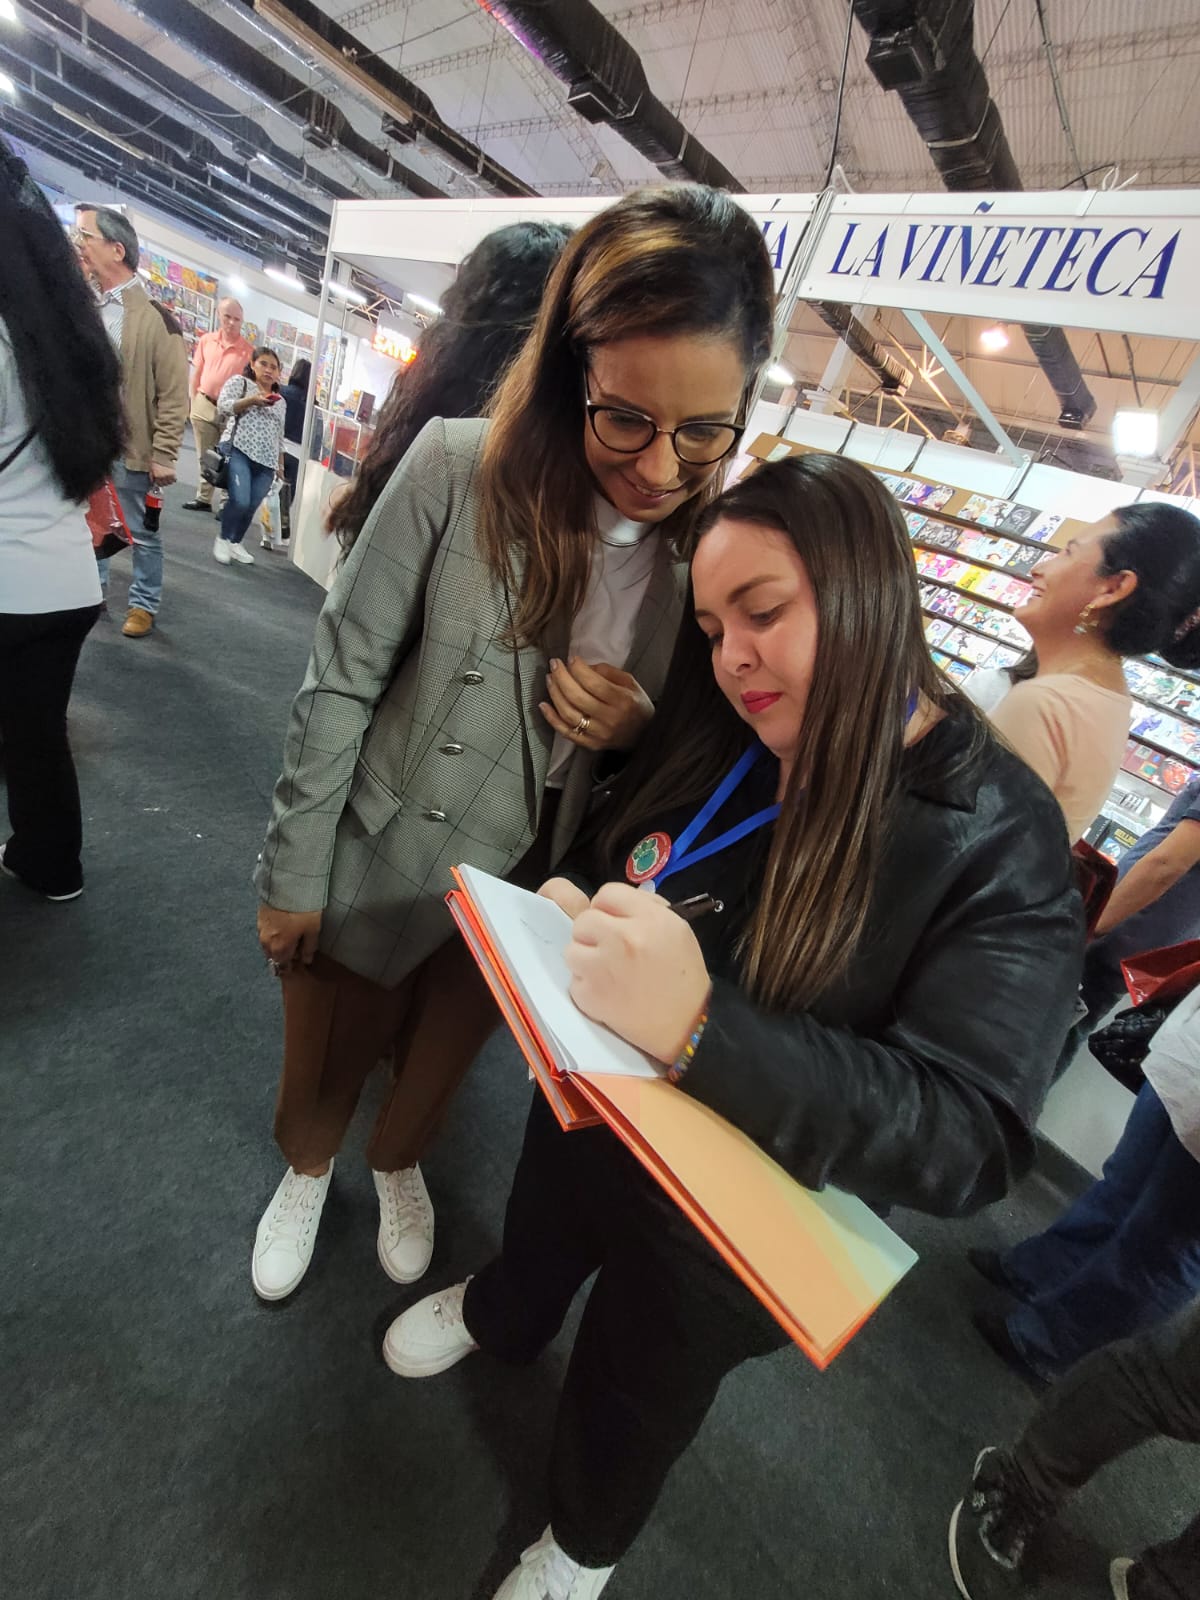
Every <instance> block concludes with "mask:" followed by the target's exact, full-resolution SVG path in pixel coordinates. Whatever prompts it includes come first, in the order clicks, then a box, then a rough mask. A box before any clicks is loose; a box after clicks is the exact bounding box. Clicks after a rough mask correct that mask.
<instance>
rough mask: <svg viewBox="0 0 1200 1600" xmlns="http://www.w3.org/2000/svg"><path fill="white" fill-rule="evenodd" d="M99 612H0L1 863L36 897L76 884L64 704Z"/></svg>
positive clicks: (78, 871) (77, 822) (79, 878)
mask: <svg viewBox="0 0 1200 1600" xmlns="http://www.w3.org/2000/svg"><path fill="white" fill-rule="evenodd" d="M100 609H101V608H100V607H99V606H84V607H82V608H81V609H80V610H77V611H47V612H41V613H36V614H34V615H31V616H25V615H23V614H21V613H17V612H3V613H0V740H2V741H3V745H4V770H5V778H6V782H7V786H8V818H9V822H10V823H11V825H12V836H11V838H10V839H9V841H8V843H7V844H6V846H5V850H4V860H5V864H6V865H7V866H9V867H11V868H12V870H13V871H14V872H15V873H16V874H17V875H18V876H19V877H21V878H23V879H24V880H25V882H26V883H27V884H29V886H30V887H31V888H33V889H38V890H40V891H41V892H42V893H43V894H71V893H73V892H74V891H75V890H76V889H79V888H81V887H82V885H83V869H82V867H81V866H80V862H79V853H80V850H81V848H82V844H83V823H82V819H81V816H80V811H79V785H78V783H77V781H76V778H75V763H74V761H73V760H72V759H71V746H70V743H69V742H68V739H67V702H68V701H69V700H70V698H71V685H72V683H73V682H74V680H75V667H76V664H77V663H78V661H79V652H80V650H81V649H82V648H83V641H84V640H85V639H86V638H87V636H88V634H89V633H90V632H91V629H92V626H93V624H94V623H95V621H96V618H97V617H98V616H99V615H100Z"/></svg>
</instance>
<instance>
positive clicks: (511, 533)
mask: <svg viewBox="0 0 1200 1600" xmlns="http://www.w3.org/2000/svg"><path fill="white" fill-rule="evenodd" d="M774 312H775V284H774V277H773V274H772V270H771V262H770V258H769V256H768V255H767V250H766V246H765V245H764V243H763V238H762V233H761V231H760V229H759V226H758V224H757V223H756V222H755V221H754V219H753V217H751V215H750V214H749V212H748V211H746V210H745V209H744V208H743V207H742V206H740V205H739V204H738V203H737V201H736V200H733V199H731V198H730V196H729V195H727V194H723V193H722V192H721V191H720V190H718V189H708V188H705V187H703V186H702V185H700V184H686V185H685V184H679V185H675V186H672V187H669V188H665V189H652V190H646V191H644V192H641V193H637V194H631V195H627V196H626V197H625V198H624V199H623V200H620V201H618V202H617V204H616V205H613V206H609V207H608V208H607V209H606V210H604V211H602V212H600V213H599V215H598V216H595V217H593V218H592V219H591V220H590V221H589V222H587V223H586V224H585V225H584V226H583V227H582V228H580V230H579V232H578V233H577V234H576V235H575V237H574V238H573V239H572V240H571V243H570V244H569V245H568V246H567V248H566V250H564V252H563V255H562V259H561V260H560V261H559V263H558V266H557V267H556V268H555V269H554V273H553V276H552V277H551V279H550V282H549V284H548V285H547V287H546V296H545V299H544V300H543V301H542V308H541V311H540V313H539V315H538V320H537V322H536V324H535V325H534V330H533V332H532V334H531V335H530V337H529V339H528V340H527V342H526V344H525V346H524V348H523V349H522V351H521V354H520V355H519V356H518V357H517V359H516V360H515V361H514V362H513V364H512V366H511V367H510V368H509V370H508V375H507V376H506V378H505V379H504V382H503V383H502V384H501V386H500V388H499V390H498V391H497V393H496V397H495V399H494V400H493V402H492V407H491V415H492V426H491V428H490V429H489V431H488V437H487V443H486V445H485V446H484V454H483V470H482V474H481V495H482V516H481V530H480V545H481V549H482V553H483V555H484V557H485V558H486V560H487V562H488V564H489V566H490V567H491V569H492V572H493V574H494V575H495V576H496V578H497V579H498V580H499V581H502V582H505V583H507V584H509V585H511V586H512V587H513V588H514V589H516V591H517V593H516V604H515V607H514V613H513V621H512V630H511V637H512V641H513V642H514V643H530V642H532V641H534V640H536V639H538V638H539V637H540V636H541V635H542V634H543V633H544V631H545V629H546V626H547V624H548V623H549V622H550V621H551V619H552V618H554V617H555V616H557V615H560V614H566V615H568V616H574V615H575V613H576V612H577V611H578V610H579V607H580V605H581V604H582V601H583V597H584V594H585V592H586V590H587V584H588V577H589V574H590V571H591V558H592V545H593V541H594V538H595V505H594V494H595V491H594V488H593V485H592V481H591V477H590V474H589V472H588V471H587V468H586V465H585V463H584V457H583V420H582V417H583V413H582V405H583V385H584V371H585V368H586V364H587V359H588V355H589V352H590V351H592V350H594V349H596V348H597V347H598V346H600V345H604V344H609V343H612V342H613V341H614V340H617V339H627V338H631V337H634V336H636V335H638V334H655V335H664V336H665V335H673V334H674V335H678V334H696V335H700V336H703V337H708V338H724V339H730V340H732V341H734V342H735V343H736V345H737V348H738V350H739V352H740V354H741V357H742V361H743V363H744V365H745V369H746V380H747V388H749V387H750V385H751V382H752V380H753V378H754V376H755V375H756V373H757V371H758V369H759V368H760V367H761V366H762V365H763V363H764V362H765V361H766V360H767V357H768V356H769V354H770V350H771V335H772V319H773V317H774ZM722 476H723V474H722V472H721V470H720V469H718V470H717V471H716V472H715V473H714V474H713V476H712V478H711V479H710V480H709V481H708V483H706V484H705V485H704V486H703V488H701V489H700V491H699V492H698V493H697V494H696V495H694V496H693V497H692V498H691V499H690V500H688V501H687V502H686V503H685V504H684V505H683V506H681V507H680V508H679V510H678V511H676V512H675V513H673V515H672V516H670V517H668V518H667V519H666V521H665V522H664V523H663V524H662V525H661V528H660V530H659V531H660V534H661V536H663V537H665V538H667V539H668V540H674V541H676V542H678V541H679V540H680V539H683V538H686V536H687V534H688V532H689V531H690V529H691V527H692V525H693V524H694V522H695V519H696V516H697V514H698V512H699V511H700V510H701V509H702V508H703V506H704V505H706V504H707V503H708V502H709V501H710V500H712V499H713V498H714V497H715V496H716V495H717V494H718V493H719V492H720V488H721V480H722ZM518 571H520V572H521V577H520V581H519V583H518V581H517V573H518Z"/></svg>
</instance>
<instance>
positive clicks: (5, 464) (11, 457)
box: [0, 423, 37, 472]
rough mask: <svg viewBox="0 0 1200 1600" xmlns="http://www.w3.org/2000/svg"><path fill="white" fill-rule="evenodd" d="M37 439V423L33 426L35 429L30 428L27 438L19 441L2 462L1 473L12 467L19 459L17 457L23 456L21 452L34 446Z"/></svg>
mask: <svg viewBox="0 0 1200 1600" xmlns="http://www.w3.org/2000/svg"><path fill="white" fill-rule="evenodd" d="M36 437H37V424H36V423H35V424H34V425H33V427H32V428H30V430H29V432H28V433H27V434H26V435H25V437H24V438H23V439H21V440H19V441H18V442H17V443H16V444H15V445H14V446H13V447H12V449H11V450H10V451H9V452H8V454H7V455H6V456H5V458H4V460H3V461H0V472H5V471H6V470H7V469H8V468H9V467H11V466H12V464H13V462H14V461H15V460H16V459H17V457H18V456H19V455H20V454H21V452H22V451H23V450H24V449H25V447H26V446H27V445H30V444H32V443H33V441H34V439H35V438H36Z"/></svg>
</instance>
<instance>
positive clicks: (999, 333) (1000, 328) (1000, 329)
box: [979, 322, 1008, 355]
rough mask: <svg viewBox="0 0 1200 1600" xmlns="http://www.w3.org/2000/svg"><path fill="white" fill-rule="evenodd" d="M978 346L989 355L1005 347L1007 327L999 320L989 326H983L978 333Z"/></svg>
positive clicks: (1006, 344) (1006, 343)
mask: <svg viewBox="0 0 1200 1600" xmlns="http://www.w3.org/2000/svg"><path fill="white" fill-rule="evenodd" d="M979 348H980V349H981V350H986V351H987V353H988V354H989V355H995V353H996V351H997V350H1005V349H1007V348H1008V329H1007V328H1005V327H1004V325H1003V324H1002V323H999V322H997V323H995V324H994V325H993V326H992V327H990V328H985V329H984V330H983V332H982V333H981V334H980V335H979Z"/></svg>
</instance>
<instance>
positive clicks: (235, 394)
mask: <svg viewBox="0 0 1200 1600" xmlns="http://www.w3.org/2000/svg"><path fill="white" fill-rule="evenodd" d="M280 370H281V369H280V366H279V357H278V356H277V355H276V354H275V352H274V350H269V349H268V348H267V347H266V345H260V346H259V347H258V349H257V350H256V351H255V352H254V354H253V355H252V356H251V358H250V362H249V365H248V366H247V367H246V370H245V371H244V372H243V373H242V375H241V376H240V377H237V378H230V379H229V380H228V382H227V383H226V384H225V386H224V387H223V388H222V390H221V393H220V394H219V395H218V396H217V415H218V417H220V419H221V421H222V422H223V423H224V424H225V432H224V434H223V435H222V436H221V449H222V450H224V451H225V452H226V454H227V455H228V457H229V486H228V487H229V495H228V499H227V500H226V501H225V509H224V510H223V511H222V513H221V531H220V533H219V534H218V535H217V537H216V538H215V539H214V540H213V557H214V559H215V560H216V561H218V562H219V563H220V564H221V566H223V567H227V566H228V565H229V563H230V562H231V561H236V562H238V563H239V564H240V565H241V566H243V567H252V566H253V565H254V557H253V556H252V555H251V554H250V552H249V550H247V549H246V547H245V545H244V544H243V543H242V541H243V539H245V537H246V530H247V529H248V528H249V526H250V524H251V522H252V521H253V520H254V513H255V512H256V511H257V510H258V508H259V506H260V505H261V504H262V503H263V501H264V500H265V499H266V497H267V494H268V492H269V491H270V488H271V484H272V483H273V482H274V480H275V478H276V477H277V476H279V475H280V474H281V473H282V471H283V430H284V424H285V422H286V420H287V406H286V404H285V403H284V398H283V396H282V395H281V394H280V392H279V376H280Z"/></svg>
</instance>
